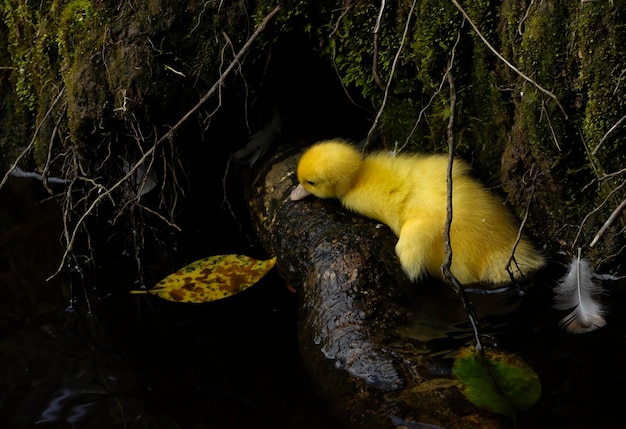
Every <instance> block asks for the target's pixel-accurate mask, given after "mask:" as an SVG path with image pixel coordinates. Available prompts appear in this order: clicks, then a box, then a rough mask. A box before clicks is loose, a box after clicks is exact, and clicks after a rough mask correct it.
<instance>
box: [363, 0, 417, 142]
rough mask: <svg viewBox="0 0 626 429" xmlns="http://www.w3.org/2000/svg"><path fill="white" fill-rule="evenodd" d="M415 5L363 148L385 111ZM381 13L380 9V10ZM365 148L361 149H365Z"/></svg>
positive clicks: (407, 20) (405, 26) (415, 1)
mask: <svg viewBox="0 0 626 429" xmlns="http://www.w3.org/2000/svg"><path fill="white" fill-rule="evenodd" d="M416 5H417V0H413V4H411V9H410V10H409V14H408V17H407V19H406V23H405V25H404V32H403V33H402V40H401V41H400V46H399V47H398V51H397V52H396V55H395V57H394V58H393V63H392V65H391V70H390V71H389V79H387V85H386V86H385V93H384V95H383V102H382V103H381V105H380V109H378V113H377V114H376V117H375V118H374V123H373V124H372V127H371V128H370V130H369V132H368V133H367V140H366V142H365V146H367V144H368V143H369V142H370V140H371V138H372V136H373V135H374V133H375V132H376V128H377V127H378V121H380V117H381V116H382V115H383V112H384V110H385V105H386V104H387V98H389V89H390V88H391V82H392V80H393V75H394V74H395V72H396V67H397V66H398V61H399V60H400V54H401V53H402V50H403V49H404V43H405V42H406V37H407V34H408V33H409V26H410V25H411V17H412V16H413V11H414V10H415V6H416ZM381 13H382V8H381ZM365 146H364V147H363V148H365Z"/></svg>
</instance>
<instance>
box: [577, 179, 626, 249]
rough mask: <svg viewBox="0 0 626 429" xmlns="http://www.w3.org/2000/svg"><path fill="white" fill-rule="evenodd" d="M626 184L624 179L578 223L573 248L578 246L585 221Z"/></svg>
mask: <svg viewBox="0 0 626 429" xmlns="http://www.w3.org/2000/svg"><path fill="white" fill-rule="evenodd" d="M625 185H626V180H624V181H623V182H622V183H621V184H620V185H618V186H617V187H615V188H614V189H612V190H611V192H609V194H608V195H607V196H606V198H604V200H603V201H602V202H601V203H600V205H598V206H597V207H596V208H595V209H593V210H592V211H590V212H589V213H587V215H586V216H585V217H584V218H583V220H582V222H581V223H580V225H578V232H577V233H576V237H575V238H574V242H573V243H572V248H575V247H576V242H577V241H578V239H579V238H580V234H581V233H582V230H583V225H584V224H585V222H587V219H589V218H590V217H591V216H593V214H594V213H596V212H597V211H598V210H600V209H601V208H602V207H604V205H605V204H606V203H608V201H609V199H610V198H611V197H612V196H613V194H614V193H615V192H617V191H618V190H620V189H622V188H623V187H624V186H625Z"/></svg>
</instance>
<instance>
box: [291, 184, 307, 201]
mask: <svg viewBox="0 0 626 429" xmlns="http://www.w3.org/2000/svg"><path fill="white" fill-rule="evenodd" d="M309 195H311V193H310V192H309V191H307V190H306V189H304V186H302V184H299V185H298V186H296V187H295V188H294V190H293V191H291V194H290V195H289V198H291V201H298V200H301V199H302V198H304V197H307V196H309Z"/></svg>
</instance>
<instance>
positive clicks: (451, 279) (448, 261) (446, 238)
mask: <svg viewBox="0 0 626 429" xmlns="http://www.w3.org/2000/svg"><path fill="white" fill-rule="evenodd" d="M453 60H454V52H453V55H452V57H451V58H450V61H449V62H448V69H447V71H446V76H447V77H448V84H449V85H450V116H449V118H448V128H447V137H448V172H447V183H448V190H447V210H446V223H445V226H444V231H443V244H444V250H445V254H446V256H445V259H444V261H443V264H442V265H441V272H442V274H443V278H444V279H445V280H446V282H447V283H448V284H449V285H450V286H452V288H453V289H454V291H455V292H456V293H457V295H459V297H460V298H461V302H462V303H463V307H464V308H465V314H466V315H467V318H468V320H469V321H470V323H471V325H472V329H473V331H474V338H475V339H476V346H475V347H476V350H479V351H481V352H482V351H483V346H482V342H481V334H480V329H479V327H478V318H477V317H476V312H475V311H474V307H473V306H472V304H471V302H470V300H469V298H468V297H467V293H466V292H465V289H463V285H461V283H460V282H459V280H458V279H457V278H456V277H455V276H454V274H453V273H452V270H451V267H452V245H451V244H450V228H451V226H452V212H453V207H452V167H453V164H454V119H455V109H456V90H455V88H454V78H453V76H452V64H453Z"/></svg>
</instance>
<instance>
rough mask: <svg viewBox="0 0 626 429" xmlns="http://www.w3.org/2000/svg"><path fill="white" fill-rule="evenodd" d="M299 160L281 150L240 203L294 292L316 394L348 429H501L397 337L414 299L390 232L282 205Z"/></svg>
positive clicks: (316, 204)
mask: <svg viewBox="0 0 626 429" xmlns="http://www.w3.org/2000/svg"><path fill="white" fill-rule="evenodd" d="M299 155H300V151H299V150H296V149H293V148H292V149H286V148H283V149H280V150H279V151H278V153H276V154H274V155H273V156H272V157H268V158H267V159H266V161H265V163H264V165H262V166H261V167H259V168H258V169H257V171H255V172H254V173H253V175H252V178H251V180H249V184H248V190H247V192H248V196H247V197H248V201H249V204H250V211H251V216H252V219H253V223H254V225H255V229H256V232H257V234H258V237H259V240H260V241H261V244H262V245H263V246H264V248H265V250H266V251H267V252H268V253H269V254H271V255H276V256H278V269H279V271H280V273H281V276H282V277H283V278H284V279H285V280H286V281H287V282H288V284H290V285H292V286H293V287H294V288H295V289H296V290H297V291H298V293H299V302H300V308H299V321H298V336H299V338H298V340H299V344H300V350H301V354H302V359H303V361H304V364H305V366H306V367H307V370H308V371H309V373H310V375H311V377H312V378H313V380H314V381H315V383H316V385H317V386H318V387H319V389H320V390H321V392H322V393H323V394H324V395H325V397H326V398H327V399H328V401H329V402H330V403H331V404H332V405H333V406H335V407H336V408H337V409H338V410H340V412H341V414H343V415H344V416H346V418H347V419H348V420H349V421H350V422H351V425H352V426H353V427H360V428H387V427H414V428H418V427H419V428H422V427H437V426H441V427H446V428H465V427H467V428H470V427H471V428H475V427H487V428H498V427H506V426H508V425H507V424H505V423H506V422H502V421H500V420H498V419H495V418H494V417H493V416H492V415H489V414H487V413H483V412H481V411H480V410H478V409H477V408H476V407H474V406H472V405H471V404H469V403H468V402H467V401H466V400H465V399H464V398H463V397H462V396H461V394H460V393H459V392H458V390H457V389H456V387H454V382H453V380H452V379H451V377H450V376H449V375H446V374H444V375H443V376H442V375H441V374H440V371H439V370H438V368H439V366H438V365H439V364H438V362H436V361H435V360H434V359H433V358H432V357H430V356H429V355H428V354H427V353H425V351H424V348H423V347H421V346H420V343H419V342H418V341H413V340H412V339H411V338H407V337H406V336H405V335H403V332H404V331H405V327H406V325H407V321H408V320H409V319H410V318H411V317H412V315H413V313H414V312H415V310H416V299H418V300H419V299H420V297H416V296H415V295H416V293H415V291H416V290H417V287H416V285H414V284H410V283H409V281H408V280H407V278H406V277H405V275H404V273H403V272H402V270H401V268H400V265H399V262H398V261H397V259H396V256H395V252H394V246H395V242H396V238H395V236H394V235H393V233H392V232H391V230H390V229H389V228H387V227H386V226H385V225H381V224H379V223H377V222H375V221H372V220H369V219H366V218H363V217H361V216H358V215H354V214H352V213H350V212H348V211H347V210H345V209H344V208H343V207H341V206H340V204H339V203H338V202H337V201H329V200H319V199H317V198H314V197H309V198H306V199H304V200H301V201H296V202H294V201H291V200H289V193H290V192H291V190H292V189H293V188H294V187H295V186H296V185H297V178H296V175H295V169H296V165H297V160H298V158H299ZM443 372H445V371H443ZM428 425H434V426H428Z"/></svg>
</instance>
